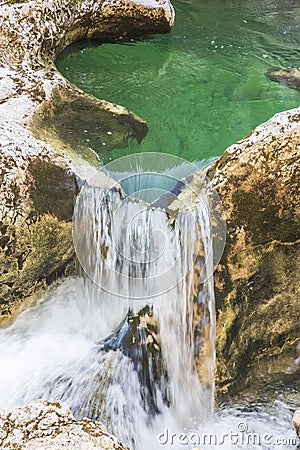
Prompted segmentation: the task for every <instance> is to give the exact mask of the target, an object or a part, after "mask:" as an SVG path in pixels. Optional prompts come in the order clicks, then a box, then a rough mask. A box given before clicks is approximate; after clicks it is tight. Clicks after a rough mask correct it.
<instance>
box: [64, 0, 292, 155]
mask: <svg viewBox="0 0 300 450" xmlns="http://www.w3.org/2000/svg"><path fill="white" fill-rule="evenodd" d="M173 4H174V7H175V10H176V25H175V27H174V29H173V30H172V31H171V33H169V34H167V35H159V36H150V37H148V38H145V39H144V40H141V41H136V40H132V41H130V42H122V41H117V42H115V43H105V44H102V45H97V46H95V45H94V44H93V45H91V44H89V43H86V42H85V43H84V44H77V45H76V46H72V47H70V48H69V49H67V50H66V51H65V52H64V53H63V54H62V55H60V57H59V59H58V60H57V67H58V69H59V70H60V71H61V72H62V73H63V74H64V75H65V76H66V78H68V79H69V80H70V81H72V82H73V83H74V84H76V85H77V86H78V87H80V88H82V89H83V90H85V91H86V92H88V93H90V94H93V95H95V96H96V97H98V98H100V99H105V100H108V101H111V102H115V103H118V104H121V105H123V106H126V107H128V108H129V109H131V110H132V111H134V112H135V113H137V114H138V115H139V116H141V117H142V118H143V119H145V120H146V121H147V123H148V125H149V133H148V135H147V136H146V138H145V139H144V141H143V142H142V143H141V144H137V143H136V142H131V143H130V144H129V145H128V147H127V148H125V149H113V150H112V151H111V153H110V154H109V156H107V155H106V157H105V158H101V151H102V150H103V148H94V149H93V150H95V151H96V152H97V153H98V154H99V156H100V160H102V161H103V162H108V161H107V160H110V159H115V158H117V157H120V156H124V155H126V154H128V153H135V152H165V153H172V154H174V155H177V156H180V157H182V158H184V159H187V160H189V161H196V160H200V159H204V158H209V157H211V156H218V155H220V154H221V153H222V152H223V151H224V150H225V148H226V147H228V146H229V145H231V144H233V143H234V142H236V141H238V140H239V139H241V138H243V137H244V136H245V135H247V134H248V133H249V132H250V131H251V130H252V129H253V128H254V127H255V126H257V125H258V124H260V123H262V122H264V121H266V120H267V119H269V118H270V117H271V116H272V115H273V114H275V113H276V112H279V111H284V110H286V109H290V108H294V107H297V106H298V105H299V100H300V96H299V92H298V91H295V90H292V89H290V88H288V87H286V86H283V85H280V84H278V83H275V82H272V81H270V80H268V79H267V77H266V76H265V73H266V72H267V71H268V70H270V69H271V68H272V67H288V66H296V67H298V66H300V51H299V47H300V46H299V44H300V3H299V0H251V1H246V0H174V2H173Z"/></svg>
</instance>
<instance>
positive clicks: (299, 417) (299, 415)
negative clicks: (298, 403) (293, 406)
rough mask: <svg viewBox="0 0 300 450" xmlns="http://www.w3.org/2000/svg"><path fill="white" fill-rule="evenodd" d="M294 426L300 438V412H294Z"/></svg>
mask: <svg viewBox="0 0 300 450" xmlns="http://www.w3.org/2000/svg"><path fill="white" fill-rule="evenodd" d="M292 425H293V427H294V428H295V431H296V433H297V435H298V436H299V437H300V410H299V409H297V411H295V412H294V415H293V420H292Z"/></svg>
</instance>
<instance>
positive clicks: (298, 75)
mask: <svg viewBox="0 0 300 450" xmlns="http://www.w3.org/2000/svg"><path fill="white" fill-rule="evenodd" d="M266 75H267V77H268V78H269V79H270V80H272V81H278V82H279V83H281V84H285V85H286V86H288V87H290V88H293V89H297V90H300V68H297V67H292V68H290V69H272V70H270V71H269V72H267V74H266Z"/></svg>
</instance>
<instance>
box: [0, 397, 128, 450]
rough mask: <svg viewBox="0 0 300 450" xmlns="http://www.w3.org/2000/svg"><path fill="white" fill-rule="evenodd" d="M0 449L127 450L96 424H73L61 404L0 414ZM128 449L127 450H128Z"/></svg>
mask: <svg viewBox="0 0 300 450" xmlns="http://www.w3.org/2000/svg"><path fill="white" fill-rule="evenodd" d="M0 447H1V448H6V449H11V450H41V449H43V450H48V449H49V450H61V449H62V448H64V449H66V450H69V449H70V450H71V449H72V450H73V449H74V450H75V449H78V450H98V449H99V450H112V449H115V450H126V449H127V447H125V446H124V445H122V444H121V443H120V442H119V441H118V440H117V439H116V438H115V437H113V436H111V435H110V434H109V433H108V432H107V431H106V429H105V428H104V427H103V425H101V424H100V423H99V422H93V421H91V420H89V419H87V418H85V419H82V420H80V421H76V420H75V419H74V417H73V415H72V413H71V411H70V410H69V409H68V408H67V407H66V405H65V404H64V403H62V402H55V403H51V402H48V401H41V400H38V401H35V402H31V403H28V404H27V405H25V406H23V407H18V408H15V409H14V410H13V411H10V412H5V411H0ZM127 450H128V449H127Z"/></svg>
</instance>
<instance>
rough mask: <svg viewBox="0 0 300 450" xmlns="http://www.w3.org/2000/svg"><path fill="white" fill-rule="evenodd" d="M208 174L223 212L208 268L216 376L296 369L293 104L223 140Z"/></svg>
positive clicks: (297, 139) (299, 231)
mask: <svg viewBox="0 0 300 450" xmlns="http://www.w3.org/2000/svg"><path fill="white" fill-rule="evenodd" d="M210 176H211V177H212V182H213V185H214V186H215V187H216V189H217V191H218V193H219V196H220V198H221V200H222V203H223V207H224V210H225V213H226V220H227V242H226V247H225V251H224V254H223V257H222V259H221V262H220V264H219V266H218V267H217V271H216V273H215V291H216V306H217V341H216V349H217V371H216V377H217V386H218V388H219V389H220V390H223V391H227V390H228V389H231V390H232V389H236V388H237V387H238V386H239V384H241V383H242V384H243V383H245V380H246V379H247V378H248V380H249V379H251V376H254V373H255V372H256V373H257V374H258V376H263V377H271V376H272V375H274V374H275V373H293V372H295V371H296V370H298V369H299V368H298V366H297V364H296V363H295V362H294V361H297V358H298V356H299V348H298V347H297V344H298V341H299V335H300V322H299V317H300V303H299V295H300V292H299V287H300V278H299V273H300V266H299V263H300V245H299V244H300V204H299V180H300V108H298V109H294V110H291V111H288V112H284V113H280V114H277V115H275V116H274V117H273V118H272V119H270V120H269V121H268V122H266V123H265V124H263V125H260V126H259V127H257V128H256V129H255V130H254V131H253V132H252V133H251V134H250V135H249V136H248V137H246V138H245V139H243V140H242V141H240V142H239V143H237V144H235V145H233V146H231V147H230V148H228V149H227V150H226V152H225V153H224V155H223V156H222V157H221V158H220V160H219V161H218V162H217V163H216V164H215V166H214V167H213V168H212V170H211V172H210ZM287 356H288V358H287ZM287 360H288V361H289V362H288V363H287ZM254 366H255V367H256V369H255V370H253V371H251V368H253V367H254Z"/></svg>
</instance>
